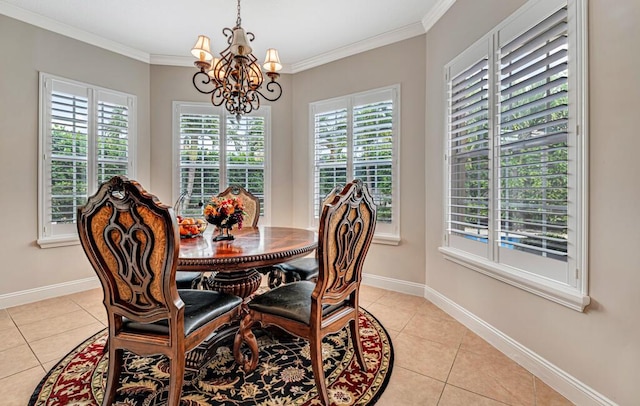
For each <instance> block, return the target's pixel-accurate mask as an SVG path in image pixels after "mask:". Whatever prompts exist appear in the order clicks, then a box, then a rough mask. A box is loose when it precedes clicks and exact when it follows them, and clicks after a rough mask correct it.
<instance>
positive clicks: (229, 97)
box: [191, 0, 282, 120]
mask: <svg viewBox="0 0 640 406" xmlns="http://www.w3.org/2000/svg"><path fill="white" fill-rule="evenodd" d="M222 34H223V35H224V36H225V37H226V39H227V44H228V46H227V47H226V48H225V49H224V50H223V51H222V52H220V57H219V58H218V57H214V56H213V54H212V53H211V46H210V43H211V40H210V39H209V37H207V36H205V35H200V36H198V40H197V41H196V44H195V45H194V46H193V49H191V54H193V56H194V57H195V58H196V61H195V62H194V65H195V66H196V67H197V68H198V69H199V70H198V72H196V73H195V74H194V75H193V85H194V86H195V88H196V89H197V90H198V91H199V92H200V93H204V94H211V103H213V105H214V106H220V105H222V104H224V107H225V108H226V109H227V110H228V111H229V112H230V113H231V114H234V115H235V116H236V118H237V119H238V120H240V117H241V116H242V115H243V114H248V113H250V112H251V111H253V110H254V109H255V110H257V109H259V108H260V99H261V98H262V99H265V100H268V101H272V102H273V101H276V100H278V99H279V98H280V96H282V86H280V84H279V83H278V82H276V79H278V77H279V76H280V74H279V73H278V71H279V70H280V69H282V65H281V64H280V58H279V56H278V51H277V50H276V49H274V48H269V49H268V50H267V56H266V57H265V62H264V65H263V66H264V69H265V71H266V74H267V76H268V77H269V79H270V80H269V82H268V83H267V84H266V85H265V87H264V88H263V87H262V84H263V82H264V76H263V74H262V69H261V68H260V66H259V65H258V63H257V62H258V59H257V58H256V57H255V56H253V54H252V53H251V52H252V51H253V50H252V48H251V45H250V44H249V42H250V41H253V40H254V38H255V36H254V35H253V33H251V32H245V30H244V29H243V28H242V26H241V19H240V0H238V17H237V19H236V26H235V27H234V28H233V29H231V28H224V29H223V30H222Z"/></svg>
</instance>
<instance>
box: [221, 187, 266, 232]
mask: <svg viewBox="0 0 640 406" xmlns="http://www.w3.org/2000/svg"><path fill="white" fill-rule="evenodd" d="M218 197H222V198H229V197H237V198H240V199H241V200H242V203H243V205H244V211H245V213H246V215H245V216H244V223H245V224H246V225H248V226H251V227H256V226H257V225H258V220H259V219H260V199H258V198H257V197H256V196H254V195H253V194H251V192H249V191H248V190H246V189H245V188H243V187H242V186H238V185H231V186H229V187H228V188H226V189H225V190H224V191H222V192H220V193H219V194H218Z"/></svg>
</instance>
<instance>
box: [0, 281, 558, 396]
mask: <svg viewBox="0 0 640 406" xmlns="http://www.w3.org/2000/svg"><path fill="white" fill-rule="evenodd" d="M360 301H361V305H362V306H363V307H364V308H366V309H367V310H368V311H369V312H370V313H371V314H373V315H374V316H376V318H378V320H380V322H382V324H383V325H384V326H385V328H386V329H387V330H388V332H389V334H390V335H391V339H392V342H393V346H394V350H395V363H394V367H393V372H392V375H391V380H390V382H389V385H388V387H387V389H386V390H385V392H384V393H383V395H382V397H381V398H380V400H379V401H378V403H377V405H380V406H388V405H392V406H397V405H402V406H411V405H416V406H428V405H447V406H448V405H464V406H467V405H483V406H494V405H536V406H541V405H545V406H546V405H558V406H559V405H571V402H569V401H568V400H567V399H565V398H564V397H562V396H561V395H560V394H558V393H557V392H555V391H554V390H553V389H551V388H550V387H549V386H547V385H545V384H544V383H543V382H542V381H541V380H539V379H538V378H536V377H535V376H533V375H532V374H531V373H529V372H528V371H526V370H525V369H524V368H522V367H520V366H519V365H518V364H516V363H515V362H513V361H511V360H510V359H509V358H507V357H506V356H505V355H503V354H502V353H501V352H499V351H498V350H496V349H495V348H494V347H492V346H491V345H489V344H488V343H487V342H485V341H484V340H482V339H481V338H480V337H478V336H477V335H475V334H474V333H472V332H471V331H470V330H468V329H467V328H466V327H464V326H463V325H462V324H460V323H458V322H457V321H455V320H454V319H453V318H451V317H450V316H449V315H447V314H446V313H444V312H443V311H442V310H440V309H439V308H438V307H436V306H435V305H433V304H431V303H430V302H428V301H427V300H425V299H423V298H420V297H416V296H409V295H405V294H401V293H397V292H392V291H388V290H383V289H378V288H373V287H368V286H363V287H362V290H361V296H360ZM106 323H107V321H106V317H105V313H104V309H103V307H102V293H101V291H100V290H98V289H94V290H90V291H85V292H81V293H76V294H73V295H68V296H62V297H58V298H54V299H48V300H43V301H40V302H36V303H30V304H27V305H23V306H16V307H12V308H9V309H0V404H2V405H3V406H13V405H16V406H24V405H26V404H27V402H28V400H29V397H30V395H31V393H32V392H33V390H34V388H35V387H36V385H37V384H38V382H39V381H40V380H41V379H42V377H43V376H44V375H45V371H48V370H49V369H50V368H52V367H53V366H54V365H55V363H56V362H57V361H58V360H59V359H60V358H62V357H63V356H64V355H66V354H67V353H68V352H69V351H70V350H71V349H73V348H74V347H75V346H76V345H77V344H79V343H80V342H81V341H83V340H84V339H85V338H87V337H88V336H90V335H91V334H93V333H94V332H97V331H99V330H101V329H103V328H104V327H105V326H106Z"/></svg>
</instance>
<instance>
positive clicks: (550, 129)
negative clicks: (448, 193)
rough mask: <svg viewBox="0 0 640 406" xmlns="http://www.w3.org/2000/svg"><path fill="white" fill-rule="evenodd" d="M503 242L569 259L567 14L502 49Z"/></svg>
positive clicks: (558, 14) (561, 12)
mask: <svg viewBox="0 0 640 406" xmlns="http://www.w3.org/2000/svg"><path fill="white" fill-rule="evenodd" d="M499 55H500V61H499V64H500V106H501V113H500V131H499V134H497V137H498V140H497V141H498V143H499V148H500V162H499V164H500V173H499V176H500V183H499V188H500V191H499V207H500V229H499V230H498V233H499V234H498V237H497V238H498V239H500V240H501V241H502V242H503V244H501V247H509V248H513V249H516V250H521V251H524V252H528V253H531V254H534V255H540V256H542V257H548V258H554V259H557V260H560V261H566V260H567V236H568V230H567V227H568V224H567V220H568V219H567V159H568V146H567V133H568V117H569V107H568V92H567V75H568V71H567V62H568V61H567V56H568V49H567V9H566V8H562V9H560V10H558V11H557V12H555V13H554V14H553V15H551V16H549V17H548V18H546V19H545V20H543V21H542V22H540V23H539V24H537V25H536V26H534V27H533V28H531V29H529V30H527V31H526V32H524V33H523V34H522V35H520V36H518V37H517V38H515V39H513V40H511V41H510V42H508V43H506V44H504V45H503V46H501V48H500V54H499Z"/></svg>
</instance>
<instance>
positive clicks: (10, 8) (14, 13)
mask: <svg viewBox="0 0 640 406" xmlns="http://www.w3.org/2000/svg"><path fill="white" fill-rule="evenodd" d="M0 14H4V15H6V16H7V17H11V18H14V19H16V20H20V21H22V22H25V23H27V24H31V25H35V26H36V27H40V28H43V29H45V30H48V31H52V32H55V33H57V34H61V35H64V36H67V37H70V38H73V39H75V40H78V41H82V42H86V43H87V44H90V45H94V46H97V47H99V48H103V49H106V50H107V51H111V52H115V53H117V54H120V55H124V56H127V57H129V58H132V59H135V60H138V61H141V62H145V63H150V55H149V54H148V53H146V52H143V51H140V50H139V49H135V48H131V47H128V46H126V45H123V44H121V43H119V42H116V41H111V40H108V39H106V38H103V37H101V36H99V35H96V34H92V33H90V32H87V31H84V30H80V29H78V28H75V27H72V26H70V25H67V24H63V23H61V22H58V21H55V20H52V19H51V18H48V17H44V16H42V15H40V14H36V13H33V12H31V11H28V10H25V9H23V8H20V7H16V6H14V5H13V4H9V3H7V2H4V1H2V0H0Z"/></svg>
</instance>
